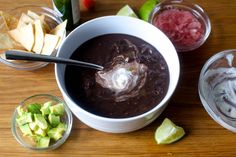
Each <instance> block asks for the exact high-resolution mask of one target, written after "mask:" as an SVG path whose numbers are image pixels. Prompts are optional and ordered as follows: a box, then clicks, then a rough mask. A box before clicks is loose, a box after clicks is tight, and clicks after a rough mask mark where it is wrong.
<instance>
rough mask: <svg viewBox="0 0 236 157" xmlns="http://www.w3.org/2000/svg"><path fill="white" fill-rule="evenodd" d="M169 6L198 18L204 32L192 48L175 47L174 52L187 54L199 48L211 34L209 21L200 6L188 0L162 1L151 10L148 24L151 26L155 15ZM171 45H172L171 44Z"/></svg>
mask: <svg viewBox="0 0 236 157" xmlns="http://www.w3.org/2000/svg"><path fill="white" fill-rule="evenodd" d="M171 5H172V6H173V7H174V8H181V9H184V10H188V11H190V12H191V13H192V14H193V15H194V16H195V17H196V18H197V19H199V18H200V21H202V22H201V23H202V24H203V25H204V31H205V32H204V35H203V37H202V38H201V39H200V40H199V41H198V42H196V43H195V44H194V45H193V46H188V47H186V48H183V47H182V46H180V47H178V46H176V50H177V51H178V52H188V51H193V50H195V49H197V48H199V47H200V46H202V45H203V44H204V43H205V42H206V40H207V38H208V37H209V35H210V33H211V21H210V18H209V16H208V14H207V13H206V12H205V11H204V9H203V8H202V7H201V6H200V5H198V4H196V3H194V2H192V1H189V0H163V1H161V2H160V3H158V4H157V5H156V6H155V7H154V9H153V10H152V12H151V13H150V15H149V20H148V22H149V23H151V24H153V20H154V19H155V17H156V14H158V13H159V11H162V10H165V9H166V8H165V6H171ZM163 8H164V9H163ZM153 25H154V24H153ZM173 45H174V43H173ZM174 46H175V45H174Z"/></svg>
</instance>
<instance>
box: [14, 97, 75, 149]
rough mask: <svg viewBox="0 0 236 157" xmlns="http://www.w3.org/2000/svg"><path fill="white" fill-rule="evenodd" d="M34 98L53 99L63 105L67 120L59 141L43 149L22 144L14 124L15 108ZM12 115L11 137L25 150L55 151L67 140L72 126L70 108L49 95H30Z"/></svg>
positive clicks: (60, 100)
mask: <svg viewBox="0 0 236 157" xmlns="http://www.w3.org/2000/svg"><path fill="white" fill-rule="evenodd" d="M34 97H49V98H50V99H53V100H56V101H58V102H61V103H63V105H64V107H65V108H64V109H65V113H64V114H66V116H67V118H68V121H67V122H66V124H67V129H66V131H65V132H64V134H63V136H62V138H61V139H59V140H58V141H56V142H55V143H54V144H52V145H49V146H48V147H44V148H37V147H33V146H31V145H29V144H28V143H26V142H24V140H23V139H22V138H21V136H20V135H19V134H18V131H17V128H16V127H18V126H17V123H16V117H17V115H18V114H17V107H18V106H23V105H24V102H26V101H27V100H29V99H31V98H34ZM18 106H17V107H16V109H15V111H14V113H13V116H12V121H11V131H12V134H13V136H14V137H15V139H16V140H17V142H18V143H20V144H21V145H22V146H23V147H25V148H29V149H32V150H39V151H44V150H53V149H56V148H58V147H59V146H61V145H62V144H63V143H64V142H65V141H66V140H67V138H68V137H69V135H70V132H71V130H72V124H73V116H72V113H71V111H70V108H69V107H68V106H67V104H66V102H65V101H63V100H62V99H60V98H58V97H56V96H53V95H50V94H36V95H32V96H30V97H28V98H26V99H24V100H23V101H21V102H20V104H19V105H18Z"/></svg>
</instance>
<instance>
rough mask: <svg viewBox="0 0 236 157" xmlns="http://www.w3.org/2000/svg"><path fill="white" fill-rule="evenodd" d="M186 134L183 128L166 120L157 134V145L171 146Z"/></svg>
mask: <svg viewBox="0 0 236 157" xmlns="http://www.w3.org/2000/svg"><path fill="white" fill-rule="evenodd" d="M184 134H185V132H184V129H183V128H182V127H179V126H176V125H175V124H174V123H173V122H172V121H171V120H169V119H168V118H165V120H164V121H163V122H162V124H161V125H160V126H159V127H158V128H157V130H156V132H155V140H156V142H157V144H170V143H173V142H175V141H177V140H179V139H180V138H182V137H183V136H184Z"/></svg>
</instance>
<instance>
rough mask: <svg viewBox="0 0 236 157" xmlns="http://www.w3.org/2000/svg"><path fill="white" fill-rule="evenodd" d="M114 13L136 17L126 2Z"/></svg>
mask: <svg viewBox="0 0 236 157" xmlns="http://www.w3.org/2000/svg"><path fill="white" fill-rule="evenodd" d="M116 15H121V16H130V17H135V18H138V16H137V15H136V14H135V12H134V11H133V9H132V8H131V7H130V6H129V5H128V4H127V5H125V6H124V7H122V8H121V9H120V10H119V11H118V12H117V14H116Z"/></svg>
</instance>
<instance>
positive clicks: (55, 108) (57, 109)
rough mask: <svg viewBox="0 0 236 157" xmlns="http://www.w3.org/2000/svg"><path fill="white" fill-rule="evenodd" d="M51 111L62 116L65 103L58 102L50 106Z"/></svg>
mask: <svg viewBox="0 0 236 157" xmlns="http://www.w3.org/2000/svg"><path fill="white" fill-rule="evenodd" d="M50 112H51V113H52V114H55V115H59V116H62V115H63V114H64V105H63V103H58V104H56V105H53V106H51V107H50Z"/></svg>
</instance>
